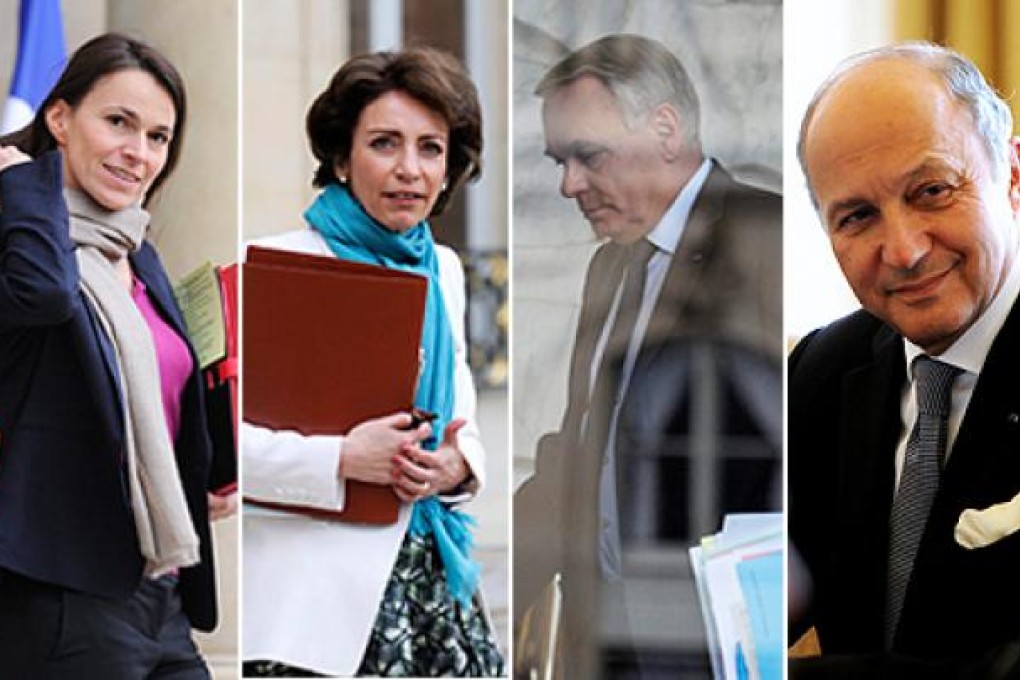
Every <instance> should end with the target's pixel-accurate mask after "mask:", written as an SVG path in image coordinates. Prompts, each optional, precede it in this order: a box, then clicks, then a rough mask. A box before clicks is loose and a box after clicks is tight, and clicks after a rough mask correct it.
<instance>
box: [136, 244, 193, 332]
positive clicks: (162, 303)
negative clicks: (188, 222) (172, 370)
mask: <svg viewBox="0 0 1020 680" xmlns="http://www.w3.org/2000/svg"><path fill="white" fill-rule="evenodd" d="M131 267H132V268H133V269H134V272H135V276H137V277H138V278H139V279H140V280H141V282H142V283H144V284H145V287H146V289H147V290H148V291H149V297H150V299H151V300H152V301H153V304H154V305H155V307H156V309H157V310H158V311H159V313H160V315H161V316H162V317H163V318H164V319H165V320H166V321H167V323H169V324H170V325H171V326H172V327H173V329H174V331H176V333H177V334H178V335H180V336H181V337H182V338H187V337H188V334H187V329H186V328H185V325H184V319H183V317H182V316H181V313H180V310H179V308H178V307H177V302H176V300H175V298H174V293H173V290H172V289H171V288H170V282H169V281H167V279H166V276H165V275H164V273H163V270H162V267H161V266H160V264H159V261H158V260H157V259H156V256H155V252H154V251H153V250H152V246H150V245H149V244H148V243H146V244H144V245H143V246H142V248H141V249H140V250H139V251H137V252H135V253H133V254H132V255H131ZM188 344H189V345H190V343H188Z"/></svg>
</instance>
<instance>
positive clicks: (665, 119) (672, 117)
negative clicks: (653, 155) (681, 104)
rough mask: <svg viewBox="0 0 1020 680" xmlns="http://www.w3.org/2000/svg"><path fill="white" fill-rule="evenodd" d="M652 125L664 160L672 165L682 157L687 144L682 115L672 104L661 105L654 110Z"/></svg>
mask: <svg viewBox="0 0 1020 680" xmlns="http://www.w3.org/2000/svg"><path fill="white" fill-rule="evenodd" d="M651 125H652V130H653V132H654V133H655V137H656V138H657V139H658V140H659V144H660V147H661V149H662V156H663V158H664V159H665V160H666V162H667V163H672V162H673V161H675V160H676V159H678V158H679V157H680V156H681V154H682V153H683V151H684V147H685V146H686V143H687V142H686V139H685V137H684V127H683V122H682V121H681V120H680V114H679V113H678V112H677V110H676V108H675V107H673V106H672V105H670V104H659V105H658V106H656V107H655V108H654V109H653V110H652V113H651Z"/></svg>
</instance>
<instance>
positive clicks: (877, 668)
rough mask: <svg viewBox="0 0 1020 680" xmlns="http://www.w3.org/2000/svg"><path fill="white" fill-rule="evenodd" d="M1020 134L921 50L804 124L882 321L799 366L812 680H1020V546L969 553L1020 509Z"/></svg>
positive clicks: (829, 213) (963, 71) (829, 207)
mask: <svg viewBox="0 0 1020 680" xmlns="http://www.w3.org/2000/svg"><path fill="white" fill-rule="evenodd" d="M1011 130H1012V120H1011V117H1010V114H1009V110H1008V108H1007V107H1006V105H1005V103H1003V102H1002V101H1001V100H1000V99H999V97H997V96H996V94H995V93H994V92H993V91H992V90H991V89H990V88H989V86H988V85H987V83H986V82H985V80H984V78H983V77H982V76H981V74H980V72H978V70H977V69H976V68H975V67H974V65H973V64H971V63H970V62H969V61H967V60H966V59H965V58H963V57H961V56H960V55H959V54H956V53H955V52H952V51H950V50H947V49H943V48H941V47H936V46H933V45H928V44H921V43H911V44H905V45H897V46H892V47H886V48H882V49H878V50H875V51H872V52H867V53H864V54H862V55H859V56H856V57H853V58H851V59H849V60H848V61H847V62H845V63H844V64H843V65H842V66H841V67H839V68H838V69H837V71H836V72H835V73H834V74H833V75H832V76H830V78H829V79H828V80H827V81H826V82H825V83H824V84H823V85H822V87H821V88H820V90H819V91H818V93H817V94H816V95H815V98H814V100H813V101H812V103H811V105H810V107H809V108H808V112H807V114H806V115H805V117H804V121H803V123H802V126H801V135H800V142H799V147H798V151H799V156H800V160H801V165H802V167H803V170H804V174H805V175H806V177H807V180H808V184H809V187H810V190H811V194H812V198H813V200H814V203H815V206H816V208H817V210H818V214H819V216H820V218H821V221H822V223H823V225H824V227H825V230H826V233H827V234H828V236H829V239H830V241H831V245H832V249H833V252H834V253H835V255H836V259H837V260H838V262H839V265H840V267H841V268H842V270H843V273H844V275H845V276H846V279H847V281H848V282H849V283H850V286H851V287H852V288H853V290H854V292H855V294H856V296H857V298H858V299H859V300H860V302H861V305H862V306H863V308H864V309H863V310H860V311H858V312H856V313H854V314H851V315H850V316H848V317H846V318H844V319H841V320H839V321H837V322H835V323H833V324H831V325H830V326H828V327H826V328H824V329H821V330H819V331H815V332H814V333H812V334H810V335H808V336H807V337H806V338H805V339H804V340H803V341H802V342H801V343H800V344H799V345H798V346H797V348H796V349H795V350H794V352H793V354H792V355H791V357H790V363H789V411H788V422H789V485H790V486H789V513H790V515H789V526H790V535H791V539H792V541H793V542H794V545H796V547H797V548H798V549H799V550H800V552H801V554H802V557H803V558H804V562H805V563H806V566H807V568H808V571H809V572H810V574H811V577H812V579H813V600H812V602H811V604H810V606H809V608H808V610H807V613H806V614H805V615H804V616H802V617H800V620H799V621H797V622H795V626H794V629H793V631H792V633H794V634H796V633H799V632H801V631H802V630H804V629H805V628H806V627H807V626H810V625H813V626H814V627H815V628H816V631H817V633H818V638H819V642H820V645H821V649H822V652H823V655H824V656H823V657H822V658H821V659H817V660H810V661H805V662H797V663H794V665H793V667H792V670H793V671H794V675H793V677H815V676H812V675H811V672H816V673H817V677H844V676H845V677H915V676H916V677H926V678H928V677H943V676H944V675H945V676H951V677H957V674H960V673H962V674H963V675H964V676H966V677H981V678H985V677H1003V678H1006V677H1010V678H1015V677H1020V647H1018V646H1017V641H1018V640H1020V534H1016V533H1013V534H1011V535H1009V534H1003V536H1004V537H1002V538H1001V539H1000V540H996V541H994V542H990V543H987V544H985V545H983V546H982V547H974V545H973V544H972V543H970V542H968V541H961V540H958V539H957V538H956V536H955V534H956V533H957V532H955V528H956V525H957V524H958V523H959V521H960V517H961V515H962V514H963V513H964V511H966V510H968V509H970V510H978V511H981V510H983V509H985V508H988V507H990V506H993V505H996V504H999V503H1002V502H1004V501H1008V500H1009V499H1011V498H1013V497H1014V496H1015V495H1016V494H1017V492H1018V491H1020V415H1018V414H1020V388H1018V387H1017V384H1018V383H1017V379H1018V377H1020V305H1018V304H1017V299H1018V293H1020V262H1018V257H1020V255H1018V250H1020V235H1018V231H1017V222H1016V218H1017V211H1018V210H1020V163H1018V160H1017V153H1016V149H1017V143H1016V142H1015V141H1011V140H1010V134H1011ZM964 544H967V547H965V545H964ZM791 639H794V635H791ZM801 673H802V674H803V675H802V676H801V675H798V674H801ZM839 673H843V674H844V675H839ZM883 673H885V674H886V675H882V674H883Z"/></svg>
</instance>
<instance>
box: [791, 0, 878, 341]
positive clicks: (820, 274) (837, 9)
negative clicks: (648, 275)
mask: <svg viewBox="0 0 1020 680" xmlns="http://www.w3.org/2000/svg"><path fill="white" fill-rule="evenodd" d="M783 10H784V22H785V23H784V31H785V35H786V40H785V43H784V45H783V140H784V142H783V178H784V182H783V195H784V198H785V200H784V204H783V212H784V214H783V248H784V251H785V252H784V270H783V272H784V288H785V296H784V307H783V314H784V317H785V319H784V324H785V326H786V336H787V338H788V339H790V340H795V339H796V338H799V337H802V336H803V335H804V334H805V333H807V332H808V331H810V330H812V329H814V328H818V327H819V326H822V325H824V324H826V323H828V322H830V321H833V320H834V319H836V318H838V317H840V316H843V315H844V314H847V313H849V312H851V311H853V310H855V309H857V308H858V307H859V305H858V304H857V299H856V298H855V297H854V295H853V292H852V291H851V290H850V287H849V286H848V285H847V283H846V281H845V280H844V279H843V274H842V273H841V272H840V270H839V267H838V266H837V264H836V259H835V258H834V257H833V255H832V251H831V249H830V248H829V240H828V238H827V237H826V236H825V232H824V230H823V228H822V226H821V223H820V222H819V221H818V216H817V214H816V213H815V210H814V208H813V207H812V206H811V200H810V199H809V198H808V193H807V189H806V186H805V180H804V175H803V173H802V172H801V170H800V165H799V164H798V163H797V154H796V146H797V136H798V132H799V130H800V121H801V118H802V117H803V116H804V110H805V109H806V108H807V105H808V102H809V101H810V99H811V96H812V95H813V94H814V93H815V90H816V89H817V88H818V86H819V85H820V84H821V83H822V81H823V80H824V79H825V77H826V76H827V75H829V73H831V72H832V70H833V68H835V66H836V64H838V63H839V62H840V61H841V60H842V59H843V58H844V57H847V56H849V55H851V54H854V53H856V52H860V51H862V50H865V49H868V48H871V47H877V46H879V45H883V44H885V43H888V42H889V41H890V40H891V35H892V29H891V24H892V7H891V3H889V2H887V0H825V1H824V2H820V1H819V0H785V2H784V7H783Z"/></svg>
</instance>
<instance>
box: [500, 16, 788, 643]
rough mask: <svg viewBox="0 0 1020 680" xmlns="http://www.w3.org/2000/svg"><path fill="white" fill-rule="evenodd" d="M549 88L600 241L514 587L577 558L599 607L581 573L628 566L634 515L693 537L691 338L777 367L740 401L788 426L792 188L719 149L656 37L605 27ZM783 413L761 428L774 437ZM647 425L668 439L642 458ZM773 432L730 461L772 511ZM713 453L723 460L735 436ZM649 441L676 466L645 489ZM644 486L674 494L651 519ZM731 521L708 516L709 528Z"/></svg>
mask: <svg viewBox="0 0 1020 680" xmlns="http://www.w3.org/2000/svg"><path fill="white" fill-rule="evenodd" d="M536 93H537V94H538V95H539V96H540V97H541V98H542V99H543V106H542V121H543V127H544V131H545V143H546V154H547V156H549V157H550V158H551V159H552V160H553V161H554V162H556V164H557V165H558V166H560V168H561V171H562V181H561V183H560V186H559V190H560V193H561V194H562V195H563V196H564V197H565V198H568V199H572V200H573V201H574V202H575V203H576V204H577V208H578V210H579V211H580V212H581V214H582V215H583V217H584V218H585V219H586V220H587V222H588V223H589V225H590V226H591V229H592V231H593V232H594V234H595V236H596V237H597V238H599V239H601V240H603V241H604V242H603V244H602V245H601V246H600V247H599V248H598V250H597V251H596V253H595V255H594V257H593V258H592V260H591V263H590V264H589V267H588V271H587V275H586V279H585V286H584V293H583V300H582V307H581V312H580V317H579V321H578V326H577V332H576V339H575V343H574V349H573V354H572V357H571V362H570V379H569V385H568V400H567V401H568V403H567V408H566V413H565V414H564V417H563V422H562V425H561V428H560V430H559V432H558V433H556V434H554V435H547V436H546V437H545V438H543V440H542V442H541V443H540V446H539V454H538V461H537V466H536V467H537V473H536V476H535V478H534V479H533V480H531V481H530V482H529V483H528V484H527V485H525V487H524V488H523V489H522V490H521V492H519V493H518V495H517V498H516V502H515V508H516V514H515V568H514V576H515V588H516V590H515V602H517V603H519V606H520V608H521V609H522V610H523V608H524V607H526V606H527V604H528V603H529V602H530V601H531V598H532V597H533V596H534V593H535V592H536V590H537V588H538V587H539V586H540V585H541V584H543V583H545V582H547V581H548V579H549V578H550V576H551V574H552V572H554V571H563V570H564V569H566V570H568V571H569V570H570V569H571V568H575V573H574V574H571V573H568V574H567V576H566V579H565V588H566V591H567V601H568V605H569V604H570V602H571V599H572V598H571V596H572V595H575V597H573V601H574V602H579V603H580V604H581V605H583V607H584V608H585V611H586V612H587V613H588V614H587V615H588V618H589V619H590V618H591V616H590V613H591V611H592V601H591V600H590V599H588V598H587V597H586V596H585V595H579V594H578V579H579V578H582V577H581V576H580V575H579V574H577V573H576V571H577V569H581V568H584V567H587V568H590V569H591V570H592V571H593V572H594V571H595V570H597V571H598V573H600V574H601V576H602V578H604V579H607V580H619V579H621V578H625V577H626V576H627V573H626V571H627V570H626V565H625V564H624V560H623V550H622V547H621V544H623V543H626V542H627V538H628V536H633V535H634V531H633V530H632V529H633V527H636V526H638V525H643V526H645V527H646V529H647V527H648V526H651V527H652V528H651V529H650V530H648V531H649V534H650V538H651V539H655V538H658V539H659V540H660V541H662V540H664V539H663V537H662V533H666V534H670V532H673V533H672V535H667V536H666V537H665V540H672V541H680V540H686V539H691V540H696V537H692V536H689V535H688V534H687V533H686V529H687V527H686V526H684V527H683V529H678V528H677V527H676V525H679V524H686V522H683V521H681V520H679V519H678V518H686V517H687V501H688V499H687V488H688V486H689V484H690V481H689V479H688V477H689V474H688V470H687V460H688V459H687V456H689V455H690V453H689V452H687V451H686V450H685V449H684V447H683V446H680V445H676V444H675V442H677V441H688V440H689V434H690V430H691V428H693V427H694V426H693V425H691V424H690V420H689V419H688V417H687V409H688V406H687V405H688V404H689V403H690V402H691V400H693V399H695V397H693V396H692V395H691V394H690V392H691V390H690V388H689V383H690V380H689V376H690V375H691V372H692V370H693V368H692V364H693V363H694V362H693V360H692V359H691V355H692V353H694V352H697V351H698V348H708V349H707V353H706V354H704V356H707V357H710V358H709V359H708V364H709V366H710V367H709V368H708V370H709V371H718V372H719V373H727V371H732V370H733V367H735V366H744V365H748V366H750V365H754V366H755V367H759V366H762V365H763V366H765V367H766V368H765V369H764V372H765V373H768V372H769V371H770V370H771V381H769V379H765V381H764V383H761V382H758V383H756V385H757V386H758V387H760V386H761V385H762V384H765V385H766V388H765V390H764V391H765V392H767V393H768V394H766V395H765V396H764V397H762V394H761V391H759V392H758V394H756V395H755V396H754V397H752V396H750V395H749V394H747V391H746V390H742V389H741V387H740V386H739V385H738V386H737V387H736V388H733V392H734V393H739V394H738V396H735V397H733V399H732V401H733V402H738V403H739V406H737V407H736V410H739V409H744V411H743V412H746V411H752V412H753V413H754V415H752V416H751V417H750V418H749V419H750V420H754V419H755V418H756V417H758V418H760V419H761V420H764V421H769V426H771V425H774V429H775V431H776V432H778V429H779V425H778V423H779V421H780V419H781V415H780V414H781V412H780V408H779V405H780V403H781V369H780V366H781V360H780V358H779V357H780V356H781V346H782V343H781V307H780V302H781V290H780V286H781V283H780V262H781V257H782V254H781V238H780V237H781V232H780V226H781V199H780V198H779V197H778V196H777V195H775V194H772V193H769V192H766V191H762V190H759V189H754V188H752V187H749V186H747V185H744V184H741V183H738V182H736V181H735V180H734V179H733V178H732V177H731V176H730V175H729V174H728V173H727V172H726V171H725V170H724V169H723V168H722V167H721V166H720V165H719V164H718V162H716V161H715V160H712V159H710V158H706V157H705V155H704V154H703V151H702V145H701V139H700V118H699V117H700V114H699V108H698V99H697V95H696V94H695V91H694V88H693V86H692V84H691V82H690V79H689V78H688V76H687V73H686V72H685V70H684V68H683V66H682V65H681V64H680V62H679V61H678V60H677V59H676V57H675V56H673V55H672V54H671V53H670V52H669V51H668V50H667V49H666V48H665V47H663V46H662V45H661V44H660V43H658V42H655V41H653V40H649V39H646V38H642V37H638V36H633V35H615V36H609V37H605V38H602V39H599V40H597V41H595V42H593V43H591V44H589V45H586V46H584V47H582V48H580V49H578V50H576V51H574V52H572V53H571V54H569V55H567V56H566V57H565V58H564V59H563V60H562V61H560V62H559V63H557V64H556V65H555V66H553V67H552V68H551V69H550V70H549V71H548V72H547V73H546V75H545V76H544V77H543V78H542V80H541V81H540V82H539V84H538V86H537V88H536ZM738 382H739V381H738ZM752 391H753V390H752ZM747 401H755V405H753V406H748V405H747V404H746V402H747ZM666 402H669V403H666ZM720 403H726V404H727V405H729V404H730V402H727V401H726V399H725V398H722V399H720ZM720 410H721V411H726V408H725V407H722V408H721V409H720ZM726 413H727V414H729V412H726ZM763 414H764V415H763ZM718 421H719V423H720V427H719V429H720V430H725V428H726V427H728V426H729V425H730V423H729V422H728V421H727V418H726V415H723V416H720V417H719V418H718ZM769 426H767V425H765V424H763V423H760V422H759V423H756V424H754V425H751V426H749V427H748V429H749V430H753V431H754V433H755V434H756V435H758V436H761V432H762V430H764V429H768V427H769ZM670 428H671V430H670V431H669V432H667V429H670ZM681 430H682V431H681ZM713 434H718V433H713ZM649 441H654V442H659V444H658V446H659V450H655V451H653V452H651V455H648V453H649V452H647V451H645V452H644V454H642V455H643V460H642V461H637V460H636V456H637V452H638V451H639V449H640V448H641V445H642V444H643V443H645V444H646V443H648V442H649ZM662 442H666V443H665V444H663V443H662ZM671 442H672V443H671ZM670 446H672V448H673V449H675V450H671V451H669V452H668V453H667V452H665V451H663V450H662V448H663V447H670ZM762 448H763V449H765V450H766V455H764V456H763V457H762V458H759V459H756V460H749V461H742V462H743V463H746V465H744V466H740V465H737V466H732V467H727V468H726V471H725V472H724V473H720V474H719V475H718V477H719V479H720V480H721V481H720V486H721V487H723V488H724V489H727V488H728V489H733V490H734V492H733V493H732V494H730V495H729V498H727V501H728V502H727V504H726V505H725V509H730V510H733V509H745V510H746V509H765V507H766V506H768V504H769V501H770V499H772V498H773V496H770V493H771V492H772V491H774V485H773V482H774V481H775V479H776V478H777V475H776V474H774V473H776V472H777V471H778V448H779V445H778V436H777V437H776V441H775V442H773V445H772V449H771V450H772V451H774V455H772V456H771V457H769V454H768V453H767V452H768V451H769V450H770V448H769V444H767V443H766V444H763V445H762ZM663 453H667V455H666V456H663V455H662V454H663ZM709 453H710V455H711V456H717V457H718V458H719V459H720V460H721V457H722V452H717V451H711V452H709ZM653 456H658V457H660V458H662V459H668V460H667V463H666V465H667V467H668V469H669V470H670V473H669V474H666V475H663V474H661V469H660V472H658V473H653V475H647V474H645V475H644V479H645V481H646V482H647V481H649V477H651V484H650V485H649V486H648V487H647V488H645V487H642V489H641V491H638V490H637V488H638V487H637V486H636V483H635V481H634V480H635V475H634V468H635V467H636V465H637V464H638V463H639V462H641V463H645V462H647V460H649V459H651V458H652V457H653ZM719 467H723V465H722V463H721V462H720V463H719ZM737 468H739V469H737ZM645 472H647V466H646V470H645ZM674 473H675V474H674ZM730 473H733V474H730ZM727 475H728V476H727ZM734 479H738V480H739V481H734ZM664 488H665V489H666V491H663V489H664ZM738 489H739V493H738V491H737V490H738ZM712 492H713V493H715V490H713V491H712ZM664 494H665V495H664ZM719 495H723V496H725V495H726V494H725V493H720V494H719ZM635 496H642V500H647V498H649V497H651V498H659V499H661V500H660V502H659V503H658V504H655V505H653V506H652V507H650V508H649V507H646V508H645V514H646V515H652V516H651V517H648V516H642V517H636V516H635V515H636V514H638V513H636V512H635V511H634V506H635V504H636V501H635ZM667 501H668V502H667ZM646 505H652V504H646ZM663 507H667V508H668V513H667V514H668V515H669V517H666V518H665V519H663V518H662V517H661V512H660V511H661V510H662V508H663ZM568 518H569V519H568ZM718 521H719V517H718V516H713V517H712V518H710V519H709V520H708V522H710V523H711V526H708V527H705V528H704V531H712V530H716V529H717V528H718V525H717V522H718ZM589 560H590V564H588V562H589ZM568 609H569V607H568ZM694 615H695V616H696V615H697V614H694ZM568 623H569V613H568Z"/></svg>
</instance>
